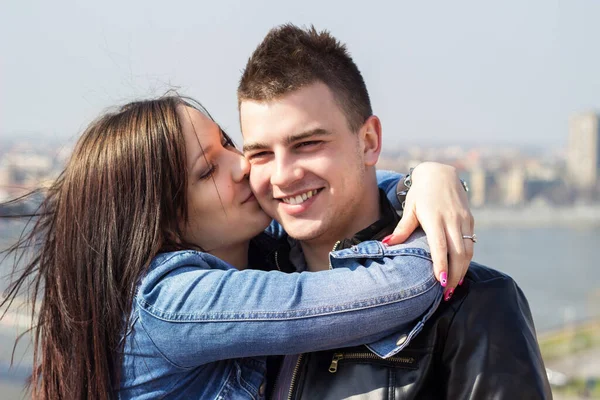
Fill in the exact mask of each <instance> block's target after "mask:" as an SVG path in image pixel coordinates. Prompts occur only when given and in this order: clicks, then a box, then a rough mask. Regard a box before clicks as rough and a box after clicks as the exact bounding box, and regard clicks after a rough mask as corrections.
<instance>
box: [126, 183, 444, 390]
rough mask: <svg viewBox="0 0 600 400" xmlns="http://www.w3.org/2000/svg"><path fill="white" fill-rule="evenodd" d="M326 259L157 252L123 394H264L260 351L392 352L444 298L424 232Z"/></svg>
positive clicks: (144, 287)
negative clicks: (309, 265)
mask: <svg viewBox="0 0 600 400" xmlns="http://www.w3.org/2000/svg"><path fill="white" fill-rule="evenodd" d="M396 178H397V175H396ZM390 179H391V178H390ZM396 182H397V179H396ZM389 185H390V188H391V185H392V184H391V183H389ZM394 188H395V185H394ZM394 191H395V190H394ZM330 260H331V266H332V270H330V271H322V272H306V273H293V274H285V273H281V272H278V271H270V272H266V271H259V270H244V271H238V270H237V269H235V268H234V267H232V266H231V265H229V264H227V263H225V262H224V261H222V260H220V259H218V258H216V257H214V256H212V255H210V254H207V253H201V252H196V251H179V252H172V253H164V254H160V255H158V256H157V257H156V258H155V259H154V260H153V262H152V263H151V265H150V268H149V271H148V272H147V274H146V276H145V277H144V278H143V279H142V280H141V283H140V286H139V288H138V291H137V294H136V296H135V299H134V304H133V309H132V313H131V321H130V324H129V326H128V327H127V330H126V332H125V335H124V338H123V340H125V345H124V357H123V362H122V374H121V387H120V390H119V393H118V394H119V398H121V399H130V398H135V399H155V398H170V399H171V398H210V399H213V398H214V399H261V398H263V397H264V383H265V375H266V357H265V356H267V355H271V354H295V353H303V352H309V351H318V350H325V349H330V348H339V347H344V346H354V345H358V344H364V343H370V345H369V347H370V348H371V350H373V351H374V352H375V353H377V354H379V355H380V356H382V357H388V356H391V355H393V354H395V353H396V352H398V351H400V350H401V349H402V348H403V347H404V346H406V345H407V344H408V343H409V342H410V339H411V338H412V337H413V336H414V335H415V334H416V333H418V332H419V331H420V329H421V328H422V325H423V323H424V321H425V320H426V319H427V318H428V317H429V315H430V314H431V313H432V312H433V311H434V310H435V308H436V307H437V305H438V304H439V300H440V298H441V287H440V286H439V285H438V284H437V281H436V279H435V277H434V275H433V270H432V262H431V257H430V254H429V248H428V246H427V242H426V240H425V237H424V234H423V233H422V232H418V233H415V234H414V235H413V236H412V237H411V238H410V239H409V240H408V241H407V242H406V243H405V244H402V245H397V246H391V247H387V246H385V245H382V244H381V243H379V242H374V241H369V242H363V243H361V244H359V245H357V246H354V247H352V248H350V249H345V250H341V251H337V252H334V253H331V255H330Z"/></svg>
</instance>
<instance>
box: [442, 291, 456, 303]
mask: <svg viewBox="0 0 600 400" xmlns="http://www.w3.org/2000/svg"><path fill="white" fill-rule="evenodd" d="M453 294H454V289H450V290H448V292H446V296H445V297H444V301H448V300H450V298H451V297H452V295H453Z"/></svg>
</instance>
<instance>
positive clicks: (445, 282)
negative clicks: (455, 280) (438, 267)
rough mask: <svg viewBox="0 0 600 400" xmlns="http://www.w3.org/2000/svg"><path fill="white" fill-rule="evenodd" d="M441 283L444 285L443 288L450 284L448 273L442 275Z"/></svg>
mask: <svg viewBox="0 0 600 400" xmlns="http://www.w3.org/2000/svg"><path fill="white" fill-rule="evenodd" d="M440 283H441V284H442V287H446V285H447V284H448V274H447V273H446V271H444V272H442V273H441V274H440Z"/></svg>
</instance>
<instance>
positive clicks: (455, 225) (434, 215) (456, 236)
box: [386, 162, 475, 300]
mask: <svg viewBox="0 0 600 400" xmlns="http://www.w3.org/2000/svg"><path fill="white" fill-rule="evenodd" d="M411 177H412V186H411V188H410V190H409V191H408V194H407V196H406V203H405V206H404V214H403V216H402V219H401V220H400V222H399V223H398V226H397V227H396V229H395V230H394V233H393V234H392V236H391V237H388V238H386V243H387V244H389V245H393V244H398V243H402V242H404V241H405V240H406V239H408V237H409V236H410V235H411V233H412V232H413V231H414V230H415V229H416V228H417V227H418V226H419V225H421V227H422V228H423V230H424V231H425V233H426V234H427V241H428V242H429V247H430V248H431V257H432V259H433V266H434V273H435V276H436V277H437V279H438V280H439V281H440V283H441V284H442V286H444V287H445V291H444V300H449V299H450V297H451V296H452V293H454V289H455V288H456V285H459V284H462V280H463V277H464V276H465V274H466V272H467V269H468V268H469V263H470V261H471V259H472V258H473V244H474V242H473V241H472V240H471V239H463V235H473V233H474V231H473V229H474V224H475V222H474V220H473V215H472V214H471V211H470V209H469V203H468V199H467V193H466V191H465V189H464V188H463V186H462V183H461V181H460V179H459V177H458V174H457V172H456V168H454V167H452V166H449V165H445V164H440V163H435V162H424V163H421V164H419V165H418V166H417V167H416V168H415V169H414V170H413V172H412V175H411Z"/></svg>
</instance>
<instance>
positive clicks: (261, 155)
mask: <svg viewBox="0 0 600 400" xmlns="http://www.w3.org/2000/svg"><path fill="white" fill-rule="evenodd" d="M269 154H270V152H268V151H261V152H259V153H253V154H249V155H247V156H246V157H247V158H248V160H250V161H252V160H260V159H262V158H265V157H267V156H268V155H269Z"/></svg>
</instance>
